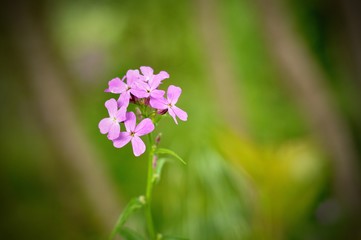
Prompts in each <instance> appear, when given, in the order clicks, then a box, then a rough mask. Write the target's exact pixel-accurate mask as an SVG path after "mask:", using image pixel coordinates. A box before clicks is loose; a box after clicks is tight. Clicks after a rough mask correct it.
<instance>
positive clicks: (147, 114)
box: [98, 66, 188, 156]
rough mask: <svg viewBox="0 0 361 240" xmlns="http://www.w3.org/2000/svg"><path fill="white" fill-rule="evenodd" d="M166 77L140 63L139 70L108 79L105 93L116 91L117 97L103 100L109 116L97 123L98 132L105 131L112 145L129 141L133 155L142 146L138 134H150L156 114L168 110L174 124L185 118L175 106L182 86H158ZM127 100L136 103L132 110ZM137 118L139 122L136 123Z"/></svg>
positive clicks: (162, 113)
mask: <svg viewBox="0 0 361 240" xmlns="http://www.w3.org/2000/svg"><path fill="white" fill-rule="evenodd" d="M167 78H169V74H168V73H167V72H165V71H161V72H160V73H158V74H154V72H153V69H152V68H151V67H145V66H143V67H140V72H139V70H128V71H127V73H126V75H125V76H124V77H123V78H122V79H120V78H118V77H117V78H114V79H112V80H110V81H109V83H108V85H109V86H108V88H107V89H105V92H109V93H114V94H119V98H118V100H115V99H114V98H112V99H110V100H108V101H106V102H105V107H106V108H107V109H108V113H109V117H108V118H103V119H102V120H101V121H100V122H99V125H98V126H99V129H100V132H101V133H102V134H108V135H107V136H108V139H109V140H111V141H113V145H114V147H116V148H121V147H123V146H124V145H126V144H127V143H129V142H131V144H132V147H133V152H134V155H135V156H139V155H141V154H143V153H144V152H145V149H146V147H145V144H144V142H143V140H142V139H141V138H140V137H141V136H143V135H146V134H149V133H151V132H152V131H153V130H154V128H155V126H154V124H156V123H157V122H158V121H159V120H160V117H162V116H164V115H165V114H167V113H169V115H170V116H171V117H172V118H173V119H174V121H175V123H176V124H178V122H177V118H179V119H180V120H182V121H186V120H187V118H188V115H187V113H186V112H185V111H183V110H182V109H180V108H178V107H177V106H176V105H175V104H176V103H177V101H178V98H179V96H180V94H181V93H182V89H181V88H180V87H176V86H173V85H170V86H169V87H168V89H167V94H166V93H165V91H164V90H160V89H158V88H159V86H160V85H161V84H162V82H163V81H164V79H167ZM165 95H166V97H165ZM130 103H132V104H134V105H136V108H135V110H134V111H135V113H134V112H132V111H130V110H129V109H130V106H129V105H130ZM137 118H138V121H140V122H139V123H138V124H137ZM121 123H123V124H124V126H125V131H124V132H122V131H121Z"/></svg>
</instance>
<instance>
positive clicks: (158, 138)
mask: <svg viewBox="0 0 361 240" xmlns="http://www.w3.org/2000/svg"><path fill="white" fill-rule="evenodd" d="M161 137H162V133H159V134H158V135H157V137H156V138H155V145H157V146H158V145H159V143H160V140H161Z"/></svg>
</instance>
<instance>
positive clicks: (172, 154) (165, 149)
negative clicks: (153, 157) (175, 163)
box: [156, 148, 187, 165]
mask: <svg viewBox="0 0 361 240" xmlns="http://www.w3.org/2000/svg"><path fill="white" fill-rule="evenodd" d="M156 153H157V154H168V155H171V156H173V157H174V158H176V159H178V160H179V161H181V162H182V163H183V164H184V165H186V164H187V163H186V162H185V161H184V160H183V159H182V158H181V157H180V156H179V155H178V154H176V153H175V152H173V151H172V150H169V149H167V148H158V149H157V150H156Z"/></svg>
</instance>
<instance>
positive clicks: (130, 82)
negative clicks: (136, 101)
mask: <svg viewBox="0 0 361 240" xmlns="http://www.w3.org/2000/svg"><path fill="white" fill-rule="evenodd" d="M140 76H141V75H140V74H139V71H138V70H128V72H127V74H126V76H125V77H123V79H122V80H120V78H114V79H112V80H110V81H109V83H108V85H109V87H108V88H107V89H105V92H111V93H116V94H120V96H119V99H118V105H119V106H126V107H127V106H128V105H129V100H130V98H131V95H130V94H133V95H135V96H136V94H134V92H135V90H136V89H137V88H136V83H137V81H140ZM125 78H126V79H127V82H126V83H125V82H124V79H125ZM137 97H138V96H137Z"/></svg>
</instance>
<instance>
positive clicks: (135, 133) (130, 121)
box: [113, 112, 154, 157]
mask: <svg viewBox="0 0 361 240" xmlns="http://www.w3.org/2000/svg"><path fill="white" fill-rule="evenodd" d="M124 125H125V129H126V132H120V134H119V136H118V138H116V139H114V140H113V145H114V147H116V148H121V147H123V146H124V145H126V144H127V143H129V142H131V143H132V147H133V153H134V155H135V156H137V157H138V156H140V155H142V154H143V153H144V152H145V149H146V147H145V144H144V142H143V140H142V139H141V138H140V136H143V135H146V134H148V133H150V132H152V131H153V130H154V124H153V122H152V120H150V119H149V118H146V119H143V120H142V121H141V122H140V123H139V124H138V125H136V117H135V114H134V113H133V112H128V113H127V114H126V121H125V122H124Z"/></svg>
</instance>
